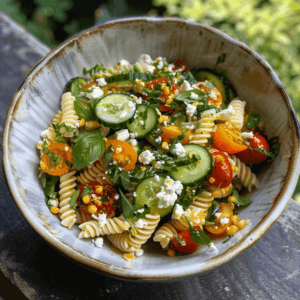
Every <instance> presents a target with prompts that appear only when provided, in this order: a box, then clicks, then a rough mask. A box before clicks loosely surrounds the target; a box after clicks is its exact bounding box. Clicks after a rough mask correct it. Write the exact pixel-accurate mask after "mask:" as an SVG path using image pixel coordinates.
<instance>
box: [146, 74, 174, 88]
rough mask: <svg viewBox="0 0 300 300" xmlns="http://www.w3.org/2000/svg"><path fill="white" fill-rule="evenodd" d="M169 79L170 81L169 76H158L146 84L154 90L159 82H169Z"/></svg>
mask: <svg viewBox="0 0 300 300" xmlns="http://www.w3.org/2000/svg"><path fill="white" fill-rule="evenodd" d="M168 81H169V78H167V77H161V78H156V79H153V80H151V81H150V82H147V83H146V84H145V87H146V88H148V89H153V90H154V89H155V87H156V86H157V84H158V83H165V84H168Z"/></svg>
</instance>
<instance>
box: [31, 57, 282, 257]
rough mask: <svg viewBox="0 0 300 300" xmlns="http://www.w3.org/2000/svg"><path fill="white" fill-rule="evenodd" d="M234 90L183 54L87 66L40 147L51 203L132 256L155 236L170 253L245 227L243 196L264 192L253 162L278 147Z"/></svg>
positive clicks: (65, 221) (84, 234)
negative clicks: (244, 192) (180, 57)
mask: <svg viewBox="0 0 300 300" xmlns="http://www.w3.org/2000/svg"><path fill="white" fill-rule="evenodd" d="M236 96H237V95H236V93H235V91H234V89H233V87H232V86H231V85H230V84H229V82H228V81H227V80H226V78H225V77H224V75H221V74H220V73H218V72H217V71H216V70H209V69H196V68H194V69H191V70H188V67H187V65H186V64H185V63H184V62H183V61H181V60H176V61H174V62H172V63H170V62H167V61H166V59H164V58H161V57H158V58H157V59H155V60H152V58H151V57H150V56H149V55H147V54H143V55H141V56H140V57H139V58H138V61H137V62H136V63H134V64H130V63H129V62H128V61H126V60H124V59H123V60H121V61H120V62H117V64H116V66H115V67H114V68H112V67H110V68H106V67H104V66H103V65H102V64H97V65H96V66H95V67H93V68H91V69H90V70H86V69H84V70H83V77H76V78H73V79H72V80H71V81H70V82H69V83H68V84H67V85H66V88H65V90H64V91H63V93H62V97H61V107H60V110H59V111H58V112H57V114H56V115H55V116H54V118H53V121H52V122H51V124H50V125H49V128H48V129H46V130H45V131H43V132H42V133H41V138H42V140H41V141H40V142H38V145H37V148H38V149H39V150H40V157H41V160H40V164H39V166H38V169H39V175H38V176H39V178H40V179H41V184H42V187H43V190H44V193H45V196H46V204H47V206H48V207H49V209H50V211H51V212H52V213H53V214H57V215H58V216H59V218H60V222H61V224H62V225H63V226H64V227H66V228H68V229H71V228H72V227H73V226H74V225H75V224H76V225H78V226H79V229H80V230H81V231H80V234H79V236H78V238H80V239H91V240H92V241H93V242H94V245H97V246H99V247H102V245H103V242H104V240H103V237H104V236H105V237H106V242H105V243H107V244H110V245H111V247H116V248H118V249H119V250H121V251H123V252H124V258H125V259H127V260H131V259H133V258H134V257H135V256H140V255H142V253H143V250H142V246H143V245H144V244H145V243H147V241H149V240H150V239H152V240H154V242H157V243H158V245H160V246H161V247H162V249H164V250H167V253H168V255H170V256H174V255H176V253H179V252H180V253H186V254H189V253H193V252H195V251H197V250H198V248H199V247H200V246H201V245H206V246H209V247H215V246H214V245H213V243H212V242H211V239H210V238H211V237H213V236H216V235H222V236H226V235H227V236H229V237H232V236H233V235H234V234H235V233H236V232H237V231H238V230H241V229H242V228H244V227H245V226H246V225H247V221H246V220H242V219H240V217H238V216H237V211H238V210H240V208H243V207H245V206H247V205H249V204H250V203H251V200H250V199H248V198H246V197H243V196H241V195H240V192H241V191H242V190H243V188H245V190H248V191H252V190H253V189H255V188H259V181H258V178H257V177H256V175H255V174H254V172H253V170H252V169H253V168H252V166H253V165H259V164H261V163H263V162H264V161H265V160H266V159H267V158H268V161H271V160H273V159H274V158H275V154H276V150H277V151H278V144H274V143H273V144H272V145H271V146H270V145H269V143H268V141H267V139H266V138H265V136H264V134H263V131H262V130H263V126H262V124H261V122H260V119H259V114H258V113H257V112H248V113H246V102H245V101H243V100H240V99H238V98H237V97H236ZM76 225H75V226H76ZM99 251H101V250H99ZM165 253H166V252H165Z"/></svg>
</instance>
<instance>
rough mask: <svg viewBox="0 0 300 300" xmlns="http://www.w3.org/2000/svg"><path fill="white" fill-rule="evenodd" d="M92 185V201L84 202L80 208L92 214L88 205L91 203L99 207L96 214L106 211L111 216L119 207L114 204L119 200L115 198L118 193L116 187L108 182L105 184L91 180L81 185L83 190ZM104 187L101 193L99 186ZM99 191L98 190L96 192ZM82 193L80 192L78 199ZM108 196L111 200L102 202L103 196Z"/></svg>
mask: <svg viewBox="0 0 300 300" xmlns="http://www.w3.org/2000/svg"><path fill="white" fill-rule="evenodd" d="M87 185H88V186H90V187H91V188H92V190H93V191H92V192H91V193H90V194H88V195H89V196H90V202H89V203H82V206H80V208H79V209H80V210H81V211H83V212H84V213H86V214H89V215H91V213H90V212H89V210H88V207H89V206H90V205H95V206H96V207H97V212H96V213H94V214H95V215H98V213H101V214H102V213H106V214H107V216H110V215H111V214H112V213H114V211H115V210H116V209H117V206H112V204H113V203H114V202H116V201H117V200H116V199H115V198H114V197H115V196H116V195H117V192H116V191H115V189H114V188H113V187H112V186H110V185H108V184H103V183H100V182H89V183H87V184H84V185H82V186H81V187H80V190H81V192H82V191H83V189H84V188H85V187H86V186H87ZM99 187H100V190H101V187H102V192H101V193H99V192H98V191H99V189H98V190H97V188H99ZM96 191H97V192H96ZM80 195H81V193H80V194H79V196H78V198H77V201H79V199H80V197H81V196H80ZM105 196H107V197H108V198H109V202H101V198H103V197H105Z"/></svg>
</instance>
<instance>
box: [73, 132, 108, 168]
mask: <svg viewBox="0 0 300 300" xmlns="http://www.w3.org/2000/svg"><path fill="white" fill-rule="evenodd" d="M105 149H106V145H105V142H104V141H103V135H102V132H101V131H99V130H97V129H94V130H90V131H84V132H82V133H81V134H79V135H78V137H77V138H76V140H75V146H74V147H73V152H72V155H73V160H74V167H75V169H76V170H80V169H82V168H83V167H86V166H88V165H90V164H92V163H93V162H95V161H96V160H98V159H100V157H101V155H102V153H103V152H104V151H105Z"/></svg>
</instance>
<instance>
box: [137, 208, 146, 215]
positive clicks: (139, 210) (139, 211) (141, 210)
mask: <svg viewBox="0 0 300 300" xmlns="http://www.w3.org/2000/svg"><path fill="white" fill-rule="evenodd" d="M143 212H144V209H143V208H141V209H138V210H137V211H136V213H139V214H142V213H143Z"/></svg>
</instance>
